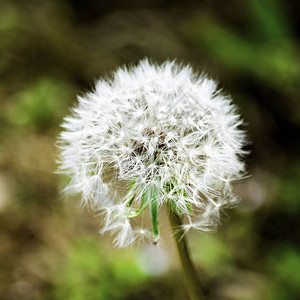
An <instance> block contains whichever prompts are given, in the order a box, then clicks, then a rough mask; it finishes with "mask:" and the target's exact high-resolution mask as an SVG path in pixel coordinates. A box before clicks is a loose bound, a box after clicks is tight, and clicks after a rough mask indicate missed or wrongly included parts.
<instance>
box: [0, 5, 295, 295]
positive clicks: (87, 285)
mask: <svg viewBox="0 0 300 300" xmlns="http://www.w3.org/2000/svg"><path fill="white" fill-rule="evenodd" d="M299 25H300V2H299V1H297V0H294V1H292V0H244V1H240V0H228V1H223V0H214V1H213V0H211V1H209V0H202V1H192V0H186V1H179V0H178V1H171V0H160V1H159V0H151V1H150V0H127V1H117V0H111V1H103V0H53V1H50V0H49V1H47V0H26V1H21V0H20V1H17V0H1V2H0V299H1V300H4V299H5V300H15V299H16V300H19V299H22V300H35V299H49V300H50V299H53V300H54V299H57V300H60V299H63V300H98V299H104V300H106V299H133V300H134V299H143V300H147V299H153V300H154V299H187V293H186V291H185V288H184V285H183V281H182V277H181V273H180V269H179V265H178V262H177V257H176V252H175V250H174V244H173V243H172V240H171V238H170V237H169V234H168V229H167V228H168V224H167V220H164V216H163V215H162V216H161V219H162V227H163V231H165V232H163V234H164V235H165V237H164V242H162V244H161V245H160V247H155V246H152V245H151V244H146V245H145V246H143V247H140V248H138V247H133V248H130V249H118V248H114V247H113V246H112V239H113V238H112V237H110V236H104V237H101V236H100V235H99V234H98V229H99V223H100V219H101V217H95V216H94V214H93V213H92V212H89V211H88V210H87V209H85V208H83V209H82V208H81V207H80V205H79V200H80V199H79V198H80V197H79V196H77V197H76V196H75V197H70V198H68V199H65V198H63V197H62V196H61V193H60V191H61V190H62V188H63V187H64V186H65V184H66V183H67V182H68V178H65V177H63V176H59V175H56V174H54V172H55V169H56V163H55V157H56V156H57V150H56V149H55V145H54V144H55V141H56V137H57V135H58V134H59V131H60V124H61V123H62V118H63V117H64V116H65V115H67V114H68V112H69V108H70V107H71V106H72V105H74V103H75V101H76V95H78V94H82V93H84V92H86V91H88V90H89V89H90V88H92V87H93V83H94V80H95V79H96V78H99V77H101V76H106V75H107V74H110V72H111V71H112V70H115V69H116V68H117V67H118V66H120V65H123V64H134V63H136V62H137V61H138V60H139V59H141V58H144V57H151V58H152V59H153V60H154V61H156V62H163V61H164V60H166V59H175V58H176V59H178V61H180V62H184V63H190V64H191V65H192V66H193V67H194V68H195V69H196V70H198V71H199V72H201V71H205V72H207V73H208V74H209V75H210V76H211V77H213V78H215V79H217V80H218V81H219V87H220V88H224V90H226V91H227V92H229V93H230V94H231V95H232V97H233V99H234V102H235V103H236V104H237V105H238V106H239V107H240V112H241V114H242V116H243V118H244V120H245V122H246V123H247V130H248V132H249V137H250V140H251V142H252V143H251V145H249V149H251V154H250V155H249V156H248V158H247V165H248V172H249V174H251V176H250V177H249V178H247V179H246V180H245V181H243V182H241V183H239V184H237V186H236V190H237V192H238V193H239V195H240V197H241V198H242V203H241V204H240V205H239V206H238V207H237V208H235V209H233V210H232V211H230V215H231V217H230V220H227V221H226V222H225V223H224V224H223V225H222V226H221V227H220V229H219V230H218V232H217V233H213V234H207V233H199V232H195V233H192V234H190V235H189V236H188V238H189V242H190V244H191V251H192V256H193V259H194V261H195V263H196V265H197V270H198V272H199V274H200V275H201V278H202V281H203V282H204V286H205V292H206V294H207V295H208V296H209V299H217V300H218V299H220V300H224V299H225V300H248V299H249V300H250V299H253V300H260V299H264V300H268V299H269V300H270V299H274V300H285V299H288V300H291V299H295V300H296V299H300V251H299V249H300V189H299V185H300V157H299V153H300V151H299V150H300V149H299V148H300V145H299V141H300V138H299V133H300V131H299V125H300V44H299V39H300V26H299ZM165 228H166V229H165Z"/></svg>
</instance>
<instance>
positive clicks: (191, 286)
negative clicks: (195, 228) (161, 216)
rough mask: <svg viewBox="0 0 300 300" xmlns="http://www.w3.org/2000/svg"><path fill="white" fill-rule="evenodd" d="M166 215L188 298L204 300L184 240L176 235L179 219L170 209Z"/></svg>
mask: <svg viewBox="0 0 300 300" xmlns="http://www.w3.org/2000/svg"><path fill="white" fill-rule="evenodd" d="M168 215H169V221H170V224H171V228H172V232H173V236H174V240H175V243H176V247H177V252H178V255H179V257H180V261H181V266H182V270H183V274H184V277H185V281H186V285H187V288H188V291H189V294H190V297H191V299H192V300H204V299H205V297H204V295H203V292H202V288H201V283H200V281H199V278H198V275H197V272H196V270H195V267H194V265H193V263H192V260H191V258H190V255H189V249H188V246H187V242H186V239H185V237H184V236H180V234H178V230H179V229H180V225H182V222H181V218H180V217H179V216H178V215H177V214H176V213H174V212H173V211H172V210H171V209H170V208H169V209H168Z"/></svg>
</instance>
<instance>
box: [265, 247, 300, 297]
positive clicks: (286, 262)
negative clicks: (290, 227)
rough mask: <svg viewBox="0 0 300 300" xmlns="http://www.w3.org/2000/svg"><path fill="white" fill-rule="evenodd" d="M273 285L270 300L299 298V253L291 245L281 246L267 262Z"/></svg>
mask: <svg viewBox="0 0 300 300" xmlns="http://www.w3.org/2000/svg"><path fill="white" fill-rule="evenodd" d="M267 266H268V268H269V271H270V274H271V276H272V277H273V278H274V279H275V284H274V286H273V289H272V292H271V299H274V300H284V299H298V298H299V297H300V285H299V282H300V272H299V270H300V252H299V250H297V249H296V248H295V247H293V246H292V245H286V246H281V247H280V248H278V249H276V251H274V253H272V254H271V255H270V257H269V258H268V260H267Z"/></svg>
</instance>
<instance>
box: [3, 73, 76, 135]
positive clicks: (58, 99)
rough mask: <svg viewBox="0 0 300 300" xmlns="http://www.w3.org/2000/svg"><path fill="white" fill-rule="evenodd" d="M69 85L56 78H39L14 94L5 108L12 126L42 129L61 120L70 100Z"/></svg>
mask: <svg viewBox="0 0 300 300" xmlns="http://www.w3.org/2000/svg"><path fill="white" fill-rule="evenodd" d="M70 95H71V92H70V87H69V86H68V85H67V84H66V83H63V82H61V81H59V80H58V79H53V78H39V79H38V80H36V81H35V82H33V83H32V84H31V85H29V86H28V87H27V88H26V89H25V90H23V91H21V92H19V93H18V94H16V95H15V96H14V97H13V99H12V100H11V101H12V103H11V104H10V105H9V106H8V108H7V118H8V119H9V121H10V123H11V124H13V125H14V126H20V127H25V128H27V129H34V130H38V131H40V130H44V129H49V128H51V127H53V126H54V125H57V124H58V123H60V122H61V118H62V116H63V115H64V114H65V113H66V111H67V106H68V104H69V102H70V101H69V100H70Z"/></svg>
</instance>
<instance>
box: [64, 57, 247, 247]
mask: <svg viewBox="0 0 300 300" xmlns="http://www.w3.org/2000/svg"><path fill="white" fill-rule="evenodd" d="M242 123H243V122H242V120H241V118H240V116H239V115H238V114H237V113H236V107H235V106H234V105H233V104H232V102H231V99H230V97H229V96H228V95H224V94H222V93H221V92H220V91H219V90H218V89H217V84H216V82H215V81H213V80H212V79H209V78H208V77H207V76H206V75H204V74H202V75H198V74H196V73H194V72H193V70H192V68H191V67H190V66H179V65H177V64H176V62H174V61H173V62H166V63H164V64H162V65H157V64H151V63H150V62H149V61H148V60H143V61H141V62H140V63H139V64H138V65H137V66H135V67H131V68H126V67H123V68H120V69H118V70H117V71H116V72H115V73H114V74H113V76H112V78H111V79H110V80H103V79H100V80H98V81H97V83H96V85H95V89H94V90H93V92H91V93H88V94H86V95H85V96H84V97H78V103H77V106H76V107H75V108H74V109H73V111H72V114H71V115H70V116H68V117H66V118H65V120H64V123H63V125H62V127H63V131H62V133H61V135H60V138H59V143H58V144H59V147H60V150H61V152H60V171H61V172H62V173H65V174H68V175H70V176H71V177H72V180H71V181H70V183H69V185H68V186H67V191H68V192H71V193H72V192H75V193H81V194H82V202H83V203H84V204H87V205H89V206H91V207H92V208H93V209H95V210H102V211H103V213H104V215H105V225H104V228H103V232H104V231H112V232H116V236H115V243H116V244H117V245H119V246H128V245H130V244H132V243H133V242H135V241H137V240H139V239H141V240H143V239H144V238H145V237H148V236H149V234H148V232H149V231H148V230H146V229H145V230H144V229H143V228H142V227H141V224H138V225H137V226H139V227H137V229H136V228H135V227H134V226H135V224H134V219H135V217H137V216H139V215H141V214H143V213H144V209H145V208H146V207H150V211H151V217H152V221H153V219H155V218H156V217H155V216H156V212H157V210H158V209H159V208H160V207H161V206H163V205H168V207H169V209H172V210H174V211H175V212H176V213H177V214H178V215H180V216H183V217H186V219H188V223H187V224H183V230H184V231H188V230H190V229H191V228H196V229H200V230H207V229H209V228H215V227H216V226H217V225H218V224H219V221H220V210H221V209H222V208H223V207H228V206H231V205H232V204H234V203H236V197H235V196H234V194H233V192H232V182H233V181H236V180H239V179H241V178H242V177H243V176H244V163H243V161H242V159H241V157H242V156H243V155H244V154H245V151H244V150H243V147H244V145H245V143H246V135H245V132H244V131H243V130H241V129H240V126H241V125H242ZM150 189H151V195H150V197H148V196H147V195H148V192H149V190H150ZM153 191H155V197H153V193H154V192H153ZM147 197H148V198H147ZM153 199H155V202H153ZM154 222H156V221H154ZM157 226H158V225H157ZM153 230H154V229H153Z"/></svg>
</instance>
